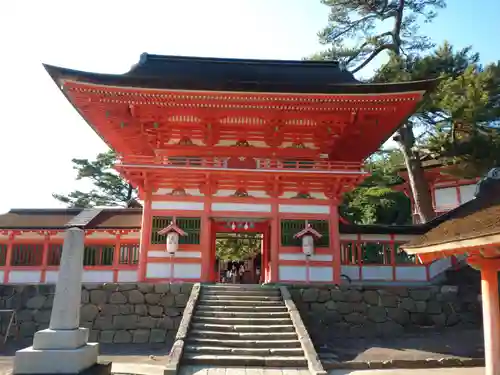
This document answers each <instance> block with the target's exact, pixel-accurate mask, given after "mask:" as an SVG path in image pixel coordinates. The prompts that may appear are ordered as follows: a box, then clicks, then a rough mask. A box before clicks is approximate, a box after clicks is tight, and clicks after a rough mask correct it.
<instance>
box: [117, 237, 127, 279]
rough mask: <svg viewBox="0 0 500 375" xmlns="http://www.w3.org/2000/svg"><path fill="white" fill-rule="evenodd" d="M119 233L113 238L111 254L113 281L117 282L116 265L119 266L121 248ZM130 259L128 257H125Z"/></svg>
mask: <svg viewBox="0 0 500 375" xmlns="http://www.w3.org/2000/svg"><path fill="white" fill-rule="evenodd" d="M120 237H121V236H120V234H117V235H116V239H115V250H114V254H113V282H115V283H116V282H118V272H119V271H118V267H119V266H120V248H121V238H120ZM127 259H130V258H127Z"/></svg>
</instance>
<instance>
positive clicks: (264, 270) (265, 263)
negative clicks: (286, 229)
mask: <svg viewBox="0 0 500 375" xmlns="http://www.w3.org/2000/svg"><path fill="white" fill-rule="evenodd" d="M270 233H271V231H270V226H269V225H267V227H266V230H265V232H264V235H263V238H262V242H261V262H260V263H261V267H260V278H259V283H261V282H268V281H269V274H270V272H269V244H270V241H269V240H270V238H269V235H270Z"/></svg>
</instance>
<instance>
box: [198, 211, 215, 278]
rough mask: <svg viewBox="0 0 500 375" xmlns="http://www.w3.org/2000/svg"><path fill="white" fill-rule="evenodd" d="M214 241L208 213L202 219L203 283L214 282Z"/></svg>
mask: <svg viewBox="0 0 500 375" xmlns="http://www.w3.org/2000/svg"><path fill="white" fill-rule="evenodd" d="M211 241H212V220H210V217H209V216H208V214H207V213H206V212H204V213H203V216H202V217H201V236H200V246H201V282H202V283H206V282H210V281H214V263H215V252H214V250H215V249H213V246H212V244H211Z"/></svg>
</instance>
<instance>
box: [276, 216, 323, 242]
mask: <svg viewBox="0 0 500 375" xmlns="http://www.w3.org/2000/svg"><path fill="white" fill-rule="evenodd" d="M307 222H308V223H309V224H311V226H312V227H313V228H314V229H316V230H317V231H318V232H319V233H320V234H321V235H322V236H323V237H321V238H320V239H319V240H316V241H315V243H316V246H317V247H329V246H330V231H329V226H328V221H327V220H308V221H307ZM305 226H306V221H305V220H281V246H302V242H301V240H300V239H296V238H293V236H294V235H295V234H296V233H297V232H300V231H301V230H302V229H304V228H305Z"/></svg>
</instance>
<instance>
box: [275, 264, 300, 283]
mask: <svg viewBox="0 0 500 375" xmlns="http://www.w3.org/2000/svg"><path fill="white" fill-rule="evenodd" d="M278 276H279V280H282V281H306V277H307V276H306V267H304V266H279V269H278Z"/></svg>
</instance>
